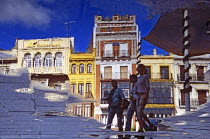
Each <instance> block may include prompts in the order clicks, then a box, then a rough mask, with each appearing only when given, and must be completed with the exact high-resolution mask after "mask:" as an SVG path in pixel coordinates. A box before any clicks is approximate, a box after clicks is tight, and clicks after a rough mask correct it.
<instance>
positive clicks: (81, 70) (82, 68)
mask: <svg viewBox="0 0 210 139" xmlns="http://www.w3.org/2000/svg"><path fill="white" fill-rule="evenodd" d="M79 73H84V64H80V65H79Z"/></svg>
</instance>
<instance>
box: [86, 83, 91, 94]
mask: <svg viewBox="0 0 210 139" xmlns="http://www.w3.org/2000/svg"><path fill="white" fill-rule="evenodd" d="M91 87H92V84H91V83H87V84H86V90H87V92H91Z"/></svg>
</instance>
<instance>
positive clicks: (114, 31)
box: [88, 15, 139, 126]
mask: <svg viewBox="0 0 210 139" xmlns="http://www.w3.org/2000/svg"><path fill="white" fill-rule="evenodd" d="M138 42H139V30H138V25H137V24H136V17H135V16H134V15H130V16H118V15H115V16H112V17H111V18H104V17H102V16H95V24H94V29H93V38H92V43H91V45H90V46H89V48H88V50H92V49H96V99H97V100H100V99H101V97H104V96H106V95H107V94H108V93H109V92H110V91H111V89H112V86H111V81H112V80H117V81H118V87H120V88H122V89H123V91H124V94H125V97H126V98H128V97H129V88H130V81H129V75H130V74H135V73H136V50H137V47H138ZM107 109H108V104H107V103H106V102H105V101H101V102H100V103H98V104H96V108H95V117H96V118H97V119H99V120H100V121H101V122H103V123H106V121H107V116H108V110H107ZM125 113H126V112H125ZM124 118H125V117H124ZM116 121H117V120H116V117H115V119H114V122H113V126H114V125H116Z"/></svg>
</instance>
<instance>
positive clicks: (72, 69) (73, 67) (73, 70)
mask: <svg viewBox="0 0 210 139" xmlns="http://www.w3.org/2000/svg"><path fill="white" fill-rule="evenodd" d="M71 73H72V74H76V64H72V67H71Z"/></svg>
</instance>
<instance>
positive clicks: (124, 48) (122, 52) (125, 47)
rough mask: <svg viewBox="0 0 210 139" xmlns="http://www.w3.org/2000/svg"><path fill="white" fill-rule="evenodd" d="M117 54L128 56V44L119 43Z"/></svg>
mask: <svg viewBox="0 0 210 139" xmlns="http://www.w3.org/2000/svg"><path fill="white" fill-rule="evenodd" d="M119 56H128V44H127V43H120V55H119Z"/></svg>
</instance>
